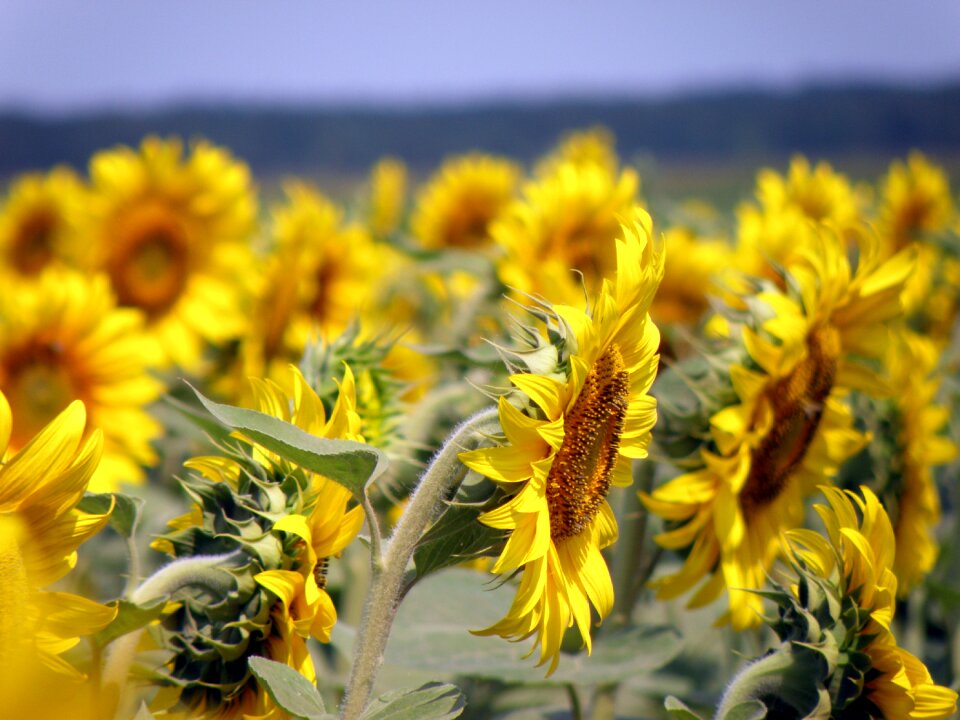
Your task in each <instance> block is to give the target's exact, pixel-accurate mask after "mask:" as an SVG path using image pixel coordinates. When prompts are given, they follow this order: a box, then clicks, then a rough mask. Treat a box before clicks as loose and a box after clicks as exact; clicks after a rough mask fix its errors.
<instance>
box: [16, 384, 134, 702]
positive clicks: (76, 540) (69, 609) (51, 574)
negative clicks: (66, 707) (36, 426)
mask: <svg viewBox="0 0 960 720" xmlns="http://www.w3.org/2000/svg"><path fill="white" fill-rule="evenodd" d="M12 427H13V421H12V418H11V413H10V406H9V405H8V403H7V400H6V398H5V397H4V395H3V393H0V583H2V586H3V593H2V596H0V689H2V692H3V698H4V706H5V707H6V709H7V710H9V709H10V708H11V707H19V705H18V703H20V702H22V701H23V702H25V701H27V699H25V698H24V696H23V695H24V694H30V693H34V694H35V697H33V700H36V699H37V698H40V697H42V694H41V693H42V692H49V689H47V690H41V689H40V688H38V687H36V686H35V685H34V683H35V682H36V681H37V680H38V673H43V672H52V673H53V676H52V677H49V678H47V682H48V683H60V682H63V681H64V680H65V679H70V680H82V679H83V674H82V673H80V672H79V671H78V670H76V669H75V668H74V667H73V666H72V665H71V664H70V663H68V662H67V661H66V660H64V659H63V658H61V657H60V656H61V655H62V654H63V653H64V652H66V651H67V650H69V649H70V648H72V647H73V646H75V645H76V644H77V643H78V642H79V641H80V637H81V636H85V635H90V634H92V633H94V632H96V631H98V630H100V629H101V628H103V627H105V626H106V625H107V624H108V623H109V622H110V621H111V620H113V618H114V617H115V616H116V614H117V609H116V608H115V607H106V606H103V605H100V604H98V603H95V602H93V601H92V600H88V599H86V598H83V597H79V596H77V595H71V594H69V593H65V592H54V591H47V590H43V588H45V587H48V586H50V585H52V584H53V583H55V582H57V581H58V580H60V579H61V578H63V577H64V576H65V575H66V574H67V573H68V572H69V571H70V570H71V569H72V568H73V567H74V566H75V565H76V562H77V548H78V547H79V546H80V545H81V544H82V543H83V542H84V541H86V540H87V539H89V538H90V537H91V536H92V535H94V534H96V533H97V532H98V531H99V530H100V529H101V528H102V527H103V526H104V525H105V524H106V522H107V520H108V519H109V515H110V513H109V512H107V513H105V514H103V515H93V514H89V513H85V512H81V511H79V510H77V504H78V503H79V502H80V500H81V499H82V498H83V494H84V492H85V491H86V489H87V484H88V483H89V481H90V477H91V475H92V474H93V472H94V470H95V469H96V467H97V462H98V461H99V459H100V451H101V448H102V435H101V433H100V432H99V431H94V432H92V433H87V432H85V428H86V413H85V411H84V407H83V403H81V402H78V401H74V402H72V403H70V404H69V405H68V406H67V407H66V409H64V410H63V412H61V413H59V414H58V415H56V416H55V417H54V418H53V419H52V421H51V422H50V423H49V424H47V425H46V426H44V427H42V428H41V429H40V430H39V432H38V433H37V434H36V436H34V437H31V438H29V439H28V440H27V441H26V442H25V443H24V445H23V446H22V447H21V448H20V449H19V452H13V451H12V448H11V447H10V445H9V443H8V441H9V439H10V436H11V432H12ZM21 682H25V683H26V685H21V684H20V683H21Z"/></svg>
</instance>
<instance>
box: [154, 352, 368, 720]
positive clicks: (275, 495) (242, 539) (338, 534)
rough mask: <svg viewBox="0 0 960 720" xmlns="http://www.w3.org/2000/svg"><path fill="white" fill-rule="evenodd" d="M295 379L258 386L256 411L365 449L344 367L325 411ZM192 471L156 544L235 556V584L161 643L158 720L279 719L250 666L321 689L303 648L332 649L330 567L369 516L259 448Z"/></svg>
mask: <svg viewBox="0 0 960 720" xmlns="http://www.w3.org/2000/svg"><path fill="white" fill-rule="evenodd" d="M289 372H290V380H289V381H288V382H286V383H285V384H286V385H288V386H290V387H291V388H292V391H290V392H287V391H285V390H284V389H282V387H281V386H280V385H279V384H278V383H276V382H274V381H272V380H259V379H253V380H252V383H253V393H252V395H253V398H254V403H253V404H254V406H255V407H256V409H257V410H259V411H260V412H263V413H265V414H268V415H271V416H273V417H276V418H279V419H281V420H284V421H286V422H290V423H292V424H294V425H296V426H297V427H299V428H301V429H302V430H304V431H306V432H308V433H311V434H313V435H316V436H318V437H325V438H336V439H349V440H357V441H362V440H363V438H362V436H361V435H360V434H359V428H360V424H361V423H360V418H359V416H358V414H357V412H356V397H355V395H356V388H355V385H354V379H353V374H352V372H351V371H350V369H349V368H348V367H347V368H345V370H344V376H343V380H342V381H341V383H340V393H339V395H338V397H337V400H336V402H335V404H334V406H333V408H332V409H331V411H330V412H329V414H328V413H327V412H326V411H325V409H324V407H323V403H322V402H321V400H320V398H319V397H318V396H317V394H316V393H315V392H314V391H313V390H312V389H311V388H310V386H309V385H308V384H307V382H306V380H305V379H304V377H303V375H302V374H301V373H300V371H299V370H297V369H296V368H295V367H292V366H290V367H289ZM185 465H186V467H188V468H189V469H191V470H193V471H194V472H196V473H198V474H199V476H200V477H194V478H192V479H188V480H187V481H186V482H185V485H184V487H185V488H186V489H187V490H188V492H189V493H190V495H191V496H192V497H194V498H195V500H196V501H197V502H196V505H195V506H194V507H193V508H192V509H191V511H190V512H188V513H187V514H185V515H183V516H181V517H178V518H175V519H174V520H173V521H171V523H170V526H171V528H172V530H173V531H172V532H171V533H168V534H167V535H165V536H163V537H161V538H158V540H157V541H154V543H153V545H152V546H153V547H154V549H157V550H160V551H162V552H167V553H170V554H172V555H174V556H175V557H178V558H180V557H189V556H190V554H192V553H196V552H204V551H206V552H223V551H225V550H226V551H233V555H237V556H239V557H238V559H237V560H234V561H230V562H227V561H225V562H224V566H223V567H224V569H225V570H227V571H228V572H230V573H231V574H232V575H234V577H235V578H236V586H237V587H236V590H235V591H233V592H230V593H228V594H227V595H226V596H225V597H218V598H213V599H212V600H211V598H209V597H204V596H198V597H197V598H195V599H192V600H188V601H187V605H188V608H187V611H186V612H184V611H182V610H178V611H177V613H176V614H175V615H174V616H172V617H170V618H168V619H167V620H165V627H164V629H163V632H164V633H165V634H166V637H167V640H166V641H165V642H164V645H166V646H168V647H171V648H174V649H176V650H177V654H176V655H175V657H174V659H173V661H172V662H171V664H170V667H169V670H168V671H169V673H170V676H171V682H172V684H173V685H174V686H175V687H174V688H173V690H172V691H170V692H168V693H166V695H165V696H163V697H162V698H161V699H160V700H159V701H158V702H157V703H154V706H153V709H154V710H155V711H158V712H156V714H157V716H158V717H177V718H181V717H182V718H191V719H194V718H203V719H204V720H213V719H217V720H234V719H236V720H240V719H241V718H246V717H248V716H251V715H252V716H256V717H264V718H271V719H274V718H275V719H276V720H280V719H281V718H285V717H286V715H285V714H284V713H283V712H282V711H281V710H280V709H279V708H277V707H276V706H275V705H274V704H273V702H272V701H271V700H270V698H269V697H268V696H267V695H266V694H265V693H264V692H263V690H262V689H260V688H259V687H258V685H257V683H256V682H255V681H254V680H253V679H252V678H251V677H250V675H249V672H248V670H247V667H246V663H247V658H248V657H250V656H253V655H261V656H263V657H268V658H270V659H272V660H274V661H276V662H281V663H284V664H286V665H288V666H290V667H292V668H294V669H295V670H297V671H298V672H299V673H300V674H301V675H303V676H304V677H306V678H307V679H308V680H310V681H311V682H315V681H316V671H315V669H314V666H313V662H312V660H311V658H310V653H309V651H308V649H307V646H306V639H307V638H309V637H311V636H312V637H314V638H316V639H318V640H320V641H321V642H330V630H331V629H332V627H333V625H334V624H335V622H336V619H337V614H336V609H335V607H334V605H333V602H332V600H331V598H330V596H329V595H328V593H327V589H326V584H327V569H328V567H329V561H330V559H331V558H333V557H336V556H337V555H339V554H340V552H341V551H342V550H343V549H344V548H345V547H346V545H347V544H349V543H350V542H351V541H352V540H353V539H354V538H355V537H356V535H357V533H358V532H359V531H360V527H361V525H362V524H363V511H362V509H361V508H360V507H359V506H354V507H352V508H350V509H348V503H349V502H351V495H350V493H349V492H348V491H347V490H346V489H345V488H343V487H342V486H340V485H338V484H336V483H335V482H333V481H332V480H330V479H328V478H325V477H322V476H319V475H315V474H313V473H309V472H305V471H303V470H302V469H300V468H298V467H297V466H296V465H294V464H292V463H290V462H288V461H286V460H284V459H282V458H280V457H278V456H276V455H274V454H273V453H271V452H268V451H265V450H263V449H261V448H259V447H257V446H256V445H253V447H252V448H251V453H250V454H249V455H247V456H244V457H242V458H241V457H222V456H205V457H196V458H192V459H191V460H188V461H187V462H186V463H185Z"/></svg>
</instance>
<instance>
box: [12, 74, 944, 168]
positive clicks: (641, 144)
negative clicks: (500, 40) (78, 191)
mask: <svg viewBox="0 0 960 720" xmlns="http://www.w3.org/2000/svg"><path fill="white" fill-rule="evenodd" d="M596 124H602V125H605V126H606V127H608V128H609V129H610V130H612V131H613V132H614V133H615V135H616V138H617V147H618V150H619V151H620V153H621V155H622V156H624V157H633V156H635V155H638V154H649V155H653V156H654V157H657V158H660V159H663V160H664V161H670V160H686V159H691V160H693V159H696V160H700V161H703V160H708V161H709V160H717V161H725V160H730V159H733V158H744V157H779V156H786V155H788V154H790V153H793V152H804V153H807V154H810V155H813V156H822V157H830V156H834V155H837V154H845V153H878V154H883V155H885V156H890V155H897V154H902V153H904V152H906V151H907V150H909V149H911V148H921V149H924V150H926V151H928V152H932V153H937V152H950V151H956V150H957V149H960V83H958V84H950V85H942V86H937V87H924V88H918V89H908V88H903V87H885V86H864V85H857V86H831V87H811V88H808V89H804V90H799V91H796V92H789V93H772V92H763V91H735V92H723V93H715V94H697V95H686V96H680V97H675V98H664V99H617V100H587V99H584V100H575V99H570V100H555V101H539V100H538V101H530V102H521V101H516V100H514V101H509V102H507V101H504V102H488V103H483V104H476V105H471V106H465V107H458V108H450V107H422V108H415V109H414V108H403V109H397V108H389V109H374V108H342V107H341V108H336V107H326V106H309V107H308V106H298V107H292V106H291V107H279V106H258V105H229V106H207V107H200V106H193V107H181V108H172V109H169V110H155V111H154V110H151V111H147V112H100V113H86V114H83V115H77V116H67V117H50V116H39V115H31V114H24V113H16V112H9V111H8V112H3V111H0V174H5V175H6V174H11V173H15V172H20V171H23V170H27V169H35V168H47V167H50V166H52V165H55V164H57V163H64V162H65V163H68V164H71V165H74V166H76V167H78V168H82V167H84V166H85V165H86V162H87V159H88V158H89V156H90V154H91V153H92V152H94V151H96V150H97V149H100V148H104V147H110V146H113V145H116V144H118V143H123V144H136V143H138V142H139V141H140V139H141V138H142V137H143V136H145V135H147V134H150V133H158V134H161V135H171V134H176V135H181V136H185V137H205V138H208V139H210V140H212V141H214V142H216V143H219V144H223V145H226V146H228V147H230V148H231V149H232V150H233V152H234V153H236V154H237V155H238V156H239V157H241V158H244V159H245V160H246V161H247V162H249V163H250V165H251V166H252V167H253V169H254V171H256V172H257V173H262V174H270V173H277V172H301V173H308V174H309V173H313V172H318V171H324V172H328V171H329V172H347V173H356V172H362V171H365V170H366V169H367V168H368V167H369V166H370V165H371V164H372V163H374V162H375V161H376V160H377V159H378V158H380V157H382V156H383V155H388V154H390V155H397V156H399V157H402V158H403V159H404V160H406V161H407V162H408V163H409V164H410V165H411V166H412V167H413V168H414V169H425V168H430V167H433V166H435V165H436V164H437V163H438V162H439V161H440V160H441V159H442V158H443V157H444V156H445V155H449V154H453V153H460V152H464V151H467V150H472V149H478V150H484V151H488V152H493V153H501V154H505V155H510V156H512V157H515V158H518V159H520V160H524V161H527V160H530V159H532V158H534V157H536V156H537V155H539V154H541V153H542V152H543V151H545V150H546V149H547V148H549V147H550V146H551V145H552V144H553V143H554V142H555V141H556V139H557V138H558V137H559V136H560V135H561V134H562V133H563V132H564V131H566V130H569V129H573V128H583V127H589V126H592V125H596Z"/></svg>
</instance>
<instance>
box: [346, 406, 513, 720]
mask: <svg viewBox="0 0 960 720" xmlns="http://www.w3.org/2000/svg"><path fill="white" fill-rule="evenodd" d="M496 423H497V409H496V408H488V409H486V410H481V411H480V412H479V413H477V414H476V415H474V416H473V417H471V418H469V419H468V420H466V421H465V422H464V423H462V424H461V425H460V426H459V427H457V428H456V429H455V430H454V431H453V433H452V434H451V436H450V437H449V438H448V439H447V441H446V443H445V444H444V446H443V447H442V448H441V449H440V450H439V451H438V452H437V454H436V455H435V456H434V458H433V461H432V462H431V463H430V465H429V466H428V467H427V469H426V471H425V472H424V473H423V475H422V476H421V477H420V481H419V482H418V483H417V487H416V489H415V490H414V492H413V495H412V496H411V497H410V502H409V503H408V504H407V508H406V510H405V511H404V513H403V515H402V516H401V518H400V522H399V523H398V524H397V527H396V530H395V531H394V534H393V537H392V538H391V539H390V541H389V543H388V544H387V547H386V549H385V551H384V555H383V559H382V561H381V563H380V564H379V566H375V567H374V572H373V579H372V581H371V584H370V591H369V593H368V595H367V603H366V607H365V609H364V614H363V620H362V622H361V624H360V630H359V632H358V635H357V645H356V649H355V650H354V656H353V669H352V671H351V673H350V681H349V682H348V683H347V690H346V698H345V700H344V703H343V708H342V714H341V718H342V719H343V720H356V718H359V717H360V716H361V715H362V714H363V711H364V709H365V708H366V706H367V702H368V701H369V699H370V694H371V693H372V691H373V683H374V681H375V680H376V676H377V672H378V671H379V669H380V665H381V664H382V662H383V652H384V649H385V648H386V646H387V638H388V637H389V635H390V626H391V625H392V624H393V619H394V617H395V615H396V612H397V606H398V604H399V600H400V593H401V590H402V587H403V578H404V571H405V570H406V567H407V563H409V562H410V557H411V556H412V555H413V551H414V549H415V548H416V545H417V542H418V541H419V540H420V537H421V536H422V535H423V532H424V530H425V529H426V527H427V525H428V524H429V523H431V522H432V521H433V520H434V519H435V518H436V516H437V514H438V512H439V511H440V510H441V508H442V506H443V502H444V498H445V497H446V495H447V493H448V492H449V491H450V490H452V489H453V487H454V485H455V483H457V482H459V479H460V478H461V473H460V468H461V463H460V460H459V459H458V455H459V454H460V452H462V451H463V450H465V449H470V448H471V447H473V446H475V445H476V443H477V442H478V440H479V438H480V437H481V434H482V433H483V432H484V431H488V432H489V431H490V430H492V429H493V428H494V427H495V426H496Z"/></svg>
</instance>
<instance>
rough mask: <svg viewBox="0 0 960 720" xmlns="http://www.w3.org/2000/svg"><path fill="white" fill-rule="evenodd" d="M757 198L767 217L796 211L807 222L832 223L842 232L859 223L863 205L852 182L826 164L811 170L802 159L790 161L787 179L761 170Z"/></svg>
mask: <svg viewBox="0 0 960 720" xmlns="http://www.w3.org/2000/svg"><path fill="white" fill-rule="evenodd" d="M756 194H757V200H759V201H760V205H761V207H762V208H763V209H764V211H765V212H768V213H774V212H781V211H784V210H787V209H794V210H797V211H799V212H800V214H801V215H803V216H804V217H805V218H808V219H810V220H813V221H814V222H826V223H830V224H831V225H833V226H835V227H837V228H840V229H841V231H846V230H847V229H849V228H850V227H851V226H852V225H856V224H857V223H858V222H859V221H860V206H861V204H862V203H861V200H860V198H858V197H857V193H856V191H855V190H854V189H853V187H852V186H851V185H850V181H849V180H848V179H847V178H846V177H845V176H843V175H841V174H840V173H837V172H835V171H834V169H833V168H832V167H830V165H829V164H828V163H826V162H819V163H817V164H816V166H815V167H813V168H811V167H810V162H809V161H808V160H807V159H806V158H805V157H803V156H802V155H796V156H794V157H793V158H792V159H791V161H790V168H789V170H788V171H787V176H786V177H783V176H782V175H780V174H779V173H777V172H776V171H774V170H770V169H766V170H761V171H760V174H759V175H758V176H757V191H756Z"/></svg>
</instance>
